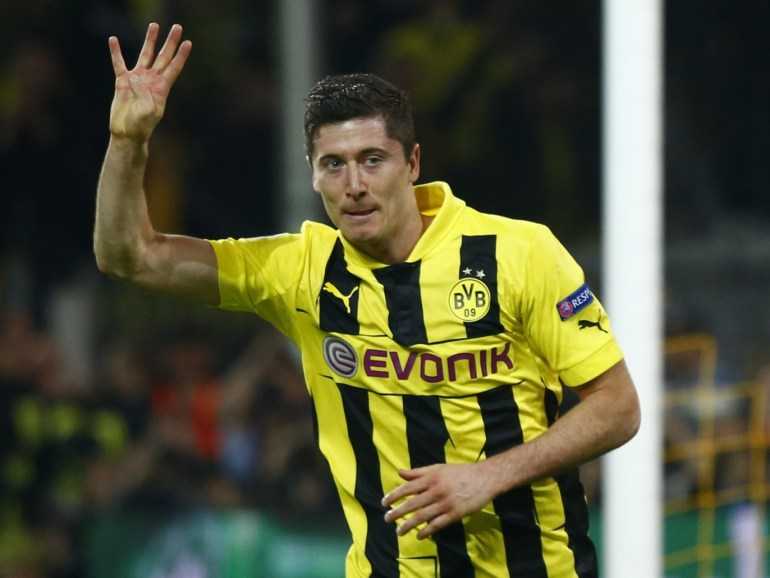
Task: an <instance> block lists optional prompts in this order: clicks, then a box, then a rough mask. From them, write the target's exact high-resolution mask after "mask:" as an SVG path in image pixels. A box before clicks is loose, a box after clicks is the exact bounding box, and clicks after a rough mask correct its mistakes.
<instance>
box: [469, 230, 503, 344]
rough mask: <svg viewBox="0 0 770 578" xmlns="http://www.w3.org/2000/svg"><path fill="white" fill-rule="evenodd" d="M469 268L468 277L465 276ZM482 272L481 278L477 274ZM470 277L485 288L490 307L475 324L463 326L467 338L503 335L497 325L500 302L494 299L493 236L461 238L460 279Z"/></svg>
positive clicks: (494, 262)
mask: <svg viewBox="0 0 770 578" xmlns="http://www.w3.org/2000/svg"><path fill="white" fill-rule="evenodd" d="M468 269H470V271H471V273H470V275H469V274H467V273H465V272H464V271H467V270H468ZM480 271H483V277H482V276H481V275H480V274H479V272H480ZM463 277H474V278H477V279H479V280H480V281H483V282H484V284H485V285H486V286H487V287H489V293H490V299H491V302H490V305H489V311H488V312H487V314H486V315H485V316H484V317H483V318H482V319H479V320H478V321H473V322H470V323H466V324H465V329H466V332H467V333H468V337H483V336H485V335H497V334H498V333H502V332H503V326H502V325H501V323H500V302H499V299H498V297H497V236H496V235H463V240H462V244H461V245H460V278H461V279H462V278H463Z"/></svg>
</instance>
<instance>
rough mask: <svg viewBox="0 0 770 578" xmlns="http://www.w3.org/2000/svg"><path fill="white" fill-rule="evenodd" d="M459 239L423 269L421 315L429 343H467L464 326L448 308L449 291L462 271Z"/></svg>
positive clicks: (421, 278) (445, 246) (427, 261)
mask: <svg viewBox="0 0 770 578" xmlns="http://www.w3.org/2000/svg"><path fill="white" fill-rule="evenodd" d="M459 240H460V238H459V237H458V238H457V239H456V240H455V241H453V242H452V243H451V244H449V243H447V244H446V245H444V246H443V247H442V252H441V256H440V257H437V258H432V259H427V260H425V261H423V262H422V265H421V267H420V289H421V293H422V315H423V319H424V320H425V330H426V331H427V335H428V341H430V342H431V343H435V342H437V341H446V340H448V339H464V338H465V337H466V336H467V334H466V331H465V324H464V323H463V322H462V321H461V320H460V319H458V318H457V317H455V316H454V315H453V314H452V311H451V310H450V308H449V293H450V288H451V287H452V285H453V284H454V283H447V280H448V279H450V280H451V279H454V280H456V279H458V274H459V271H460V243H459Z"/></svg>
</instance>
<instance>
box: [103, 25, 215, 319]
mask: <svg viewBox="0 0 770 578" xmlns="http://www.w3.org/2000/svg"><path fill="white" fill-rule="evenodd" d="M157 37H158V25H157V24H155V23H152V24H150V25H149V27H148V28H147V36H146V38H145V41H144V45H143V46H142V50H141V53H140V54H139V59H138V60H137V63H136V66H135V67H134V68H133V69H132V70H128V69H127V68H126V64H125V62H124V60H123V55H122V53H121V50H120V44H119V42H118V39H117V38H116V37H114V36H113V37H110V39H109V48H110V55H111V57H112V66H113V70H114V71H115V97H114V99H113V101H112V108H111V110H110V144H109V146H108V148H107V155H106V157H105V159H104V165H103V166H102V172H101V175H100V177H99V185H98V188H97V195H96V221H95V226H94V254H95V256H96V263H97V265H98V267H99V270H100V271H102V272H104V273H106V274H108V275H112V276H115V277H119V278H121V279H126V280H129V281H132V282H134V283H137V284H139V285H142V286H144V287H147V288H150V289H157V290H161V291H165V292H168V293H173V294H176V295H180V296H185V297H191V298H193V299H196V300H199V301H202V302H204V303H208V304H210V305H217V304H218V303H219V288H218V284H217V263H216V256H215V255H214V251H213V249H212V248H211V245H209V243H208V242H207V241H205V240H202V239H195V238H193V237H185V236H181V235H166V234H163V233H159V232H157V231H155V229H154V228H153V226H152V223H151V221H150V217H149V213H148V211H147V201H146V199H145V194H144V190H143V181H144V173H145V170H146V167H147V158H148V154H149V141H150V137H151V135H152V132H153V130H154V129H155V127H156V126H157V124H158V122H160V119H161V118H162V117H163V113H164V111H165V107H166V102H167V99H168V95H169V92H170V90H171V87H172V86H173V84H174V82H175V81H176V79H177V77H178V76H179V74H180V73H181V71H182V68H183V67H184V64H185V62H186V61H187V58H188V56H189V55H190V50H192V44H191V43H190V41H189V40H186V41H184V42H182V43H181V44H180V40H181V38H182V27H181V26H179V25H177V24H175V25H174V26H173V27H172V28H171V31H170V32H169V35H168V38H167V39H166V42H165V44H164V45H163V48H161V50H160V52H159V53H158V54H157V56H156V54H155V44H156V41H157Z"/></svg>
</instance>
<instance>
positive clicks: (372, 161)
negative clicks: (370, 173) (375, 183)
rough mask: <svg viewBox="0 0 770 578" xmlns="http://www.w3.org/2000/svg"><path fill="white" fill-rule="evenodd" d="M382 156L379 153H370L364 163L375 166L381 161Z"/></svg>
mask: <svg viewBox="0 0 770 578" xmlns="http://www.w3.org/2000/svg"><path fill="white" fill-rule="evenodd" d="M382 160H383V159H382V157H381V156H379V155H370V156H368V157H366V165H367V166H369V167H376V166H377V165H379V164H380V163H381V162H382Z"/></svg>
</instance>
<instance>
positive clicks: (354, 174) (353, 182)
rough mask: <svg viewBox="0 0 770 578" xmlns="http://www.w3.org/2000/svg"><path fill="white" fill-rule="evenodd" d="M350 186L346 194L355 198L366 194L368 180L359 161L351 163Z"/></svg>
mask: <svg viewBox="0 0 770 578" xmlns="http://www.w3.org/2000/svg"><path fill="white" fill-rule="evenodd" d="M347 184H348V186H347V191H346V192H345V194H346V195H347V196H349V197H353V198H354V199H356V200H357V199H360V198H361V197H363V196H364V195H365V194H366V182H365V181H364V179H363V178H362V175H361V168H360V166H359V164H358V163H355V162H354V163H351V164H350V166H349V167H348V183H347Z"/></svg>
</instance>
